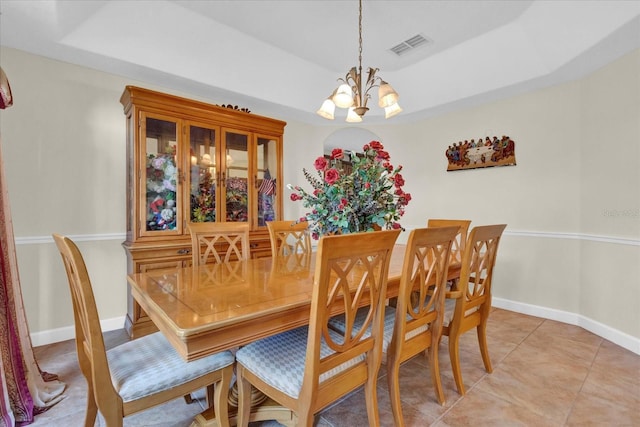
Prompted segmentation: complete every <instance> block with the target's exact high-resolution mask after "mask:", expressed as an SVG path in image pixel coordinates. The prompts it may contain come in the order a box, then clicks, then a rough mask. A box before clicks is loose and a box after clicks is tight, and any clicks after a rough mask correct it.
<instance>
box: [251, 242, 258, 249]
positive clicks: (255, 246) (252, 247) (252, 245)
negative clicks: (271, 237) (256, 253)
mask: <svg viewBox="0 0 640 427" xmlns="http://www.w3.org/2000/svg"><path fill="white" fill-rule="evenodd" d="M249 247H250V248H251V249H255V248H257V247H258V244H257V243H250V244H249Z"/></svg>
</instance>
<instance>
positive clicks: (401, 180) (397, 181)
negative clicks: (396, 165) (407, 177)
mask: <svg viewBox="0 0 640 427" xmlns="http://www.w3.org/2000/svg"><path fill="white" fill-rule="evenodd" d="M394 183H395V185H396V187H402V186H403V185H404V178H403V177H402V175H400V174H399V173H398V174H396V176H395V178H394Z"/></svg>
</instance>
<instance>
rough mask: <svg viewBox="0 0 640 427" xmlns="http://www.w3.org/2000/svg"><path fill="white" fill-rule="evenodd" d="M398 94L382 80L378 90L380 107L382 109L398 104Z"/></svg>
mask: <svg viewBox="0 0 640 427" xmlns="http://www.w3.org/2000/svg"><path fill="white" fill-rule="evenodd" d="M398 98H399V97H398V94H397V93H396V91H395V90H393V88H392V87H391V85H390V84H389V83H387V82H385V81H384V80H380V87H379V88H378V105H379V106H380V107H381V108H387V107H391V106H392V105H393V104H397V103H398Z"/></svg>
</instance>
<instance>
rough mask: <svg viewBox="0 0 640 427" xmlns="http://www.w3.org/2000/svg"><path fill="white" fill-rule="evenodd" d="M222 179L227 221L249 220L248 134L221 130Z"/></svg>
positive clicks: (225, 218)
mask: <svg viewBox="0 0 640 427" xmlns="http://www.w3.org/2000/svg"><path fill="white" fill-rule="evenodd" d="M223 138H224V145H223V147H222V148H223V151H222V152H221V157H222V158H221V163H222V164H223V166H222V181H223V182H224V184H225V206H224V208H225V217H224V220H225V221H227V222H249V198H250V195H249V134H248V133H243V132H239V131H231V130H223Z"/></svg>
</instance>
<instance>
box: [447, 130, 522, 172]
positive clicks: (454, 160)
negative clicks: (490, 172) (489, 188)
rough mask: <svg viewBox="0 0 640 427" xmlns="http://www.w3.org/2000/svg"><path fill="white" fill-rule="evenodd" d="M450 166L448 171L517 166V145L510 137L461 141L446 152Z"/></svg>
mask: <svg viewBox="0 0 640 427" xmlns="http://www.w3.org/2000/svg"><path fill="white" fill-rule="evenodd" d="M445 155H446V156H447V160H448V161H449V166H448V167H447V171H456V170H462V169H475V168H487V167H490V166H515V165H516V143H515V142H514V141H513V140H512V139H511V138H509V137H508V136H503V137H502V138H500V139H498V137H496V136H494V137H493V139H491V138H489V137H488V136H487V137H486V138H485V139H484V140H483V139H482V138H479V139H478V141H475V140H474V139H472V140H471V141H468V140H465V141H464V142H462V141H459V142H457V143H454V144H453V145H450V146H449V148H447V151H446V152H445Z"/></svg>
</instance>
